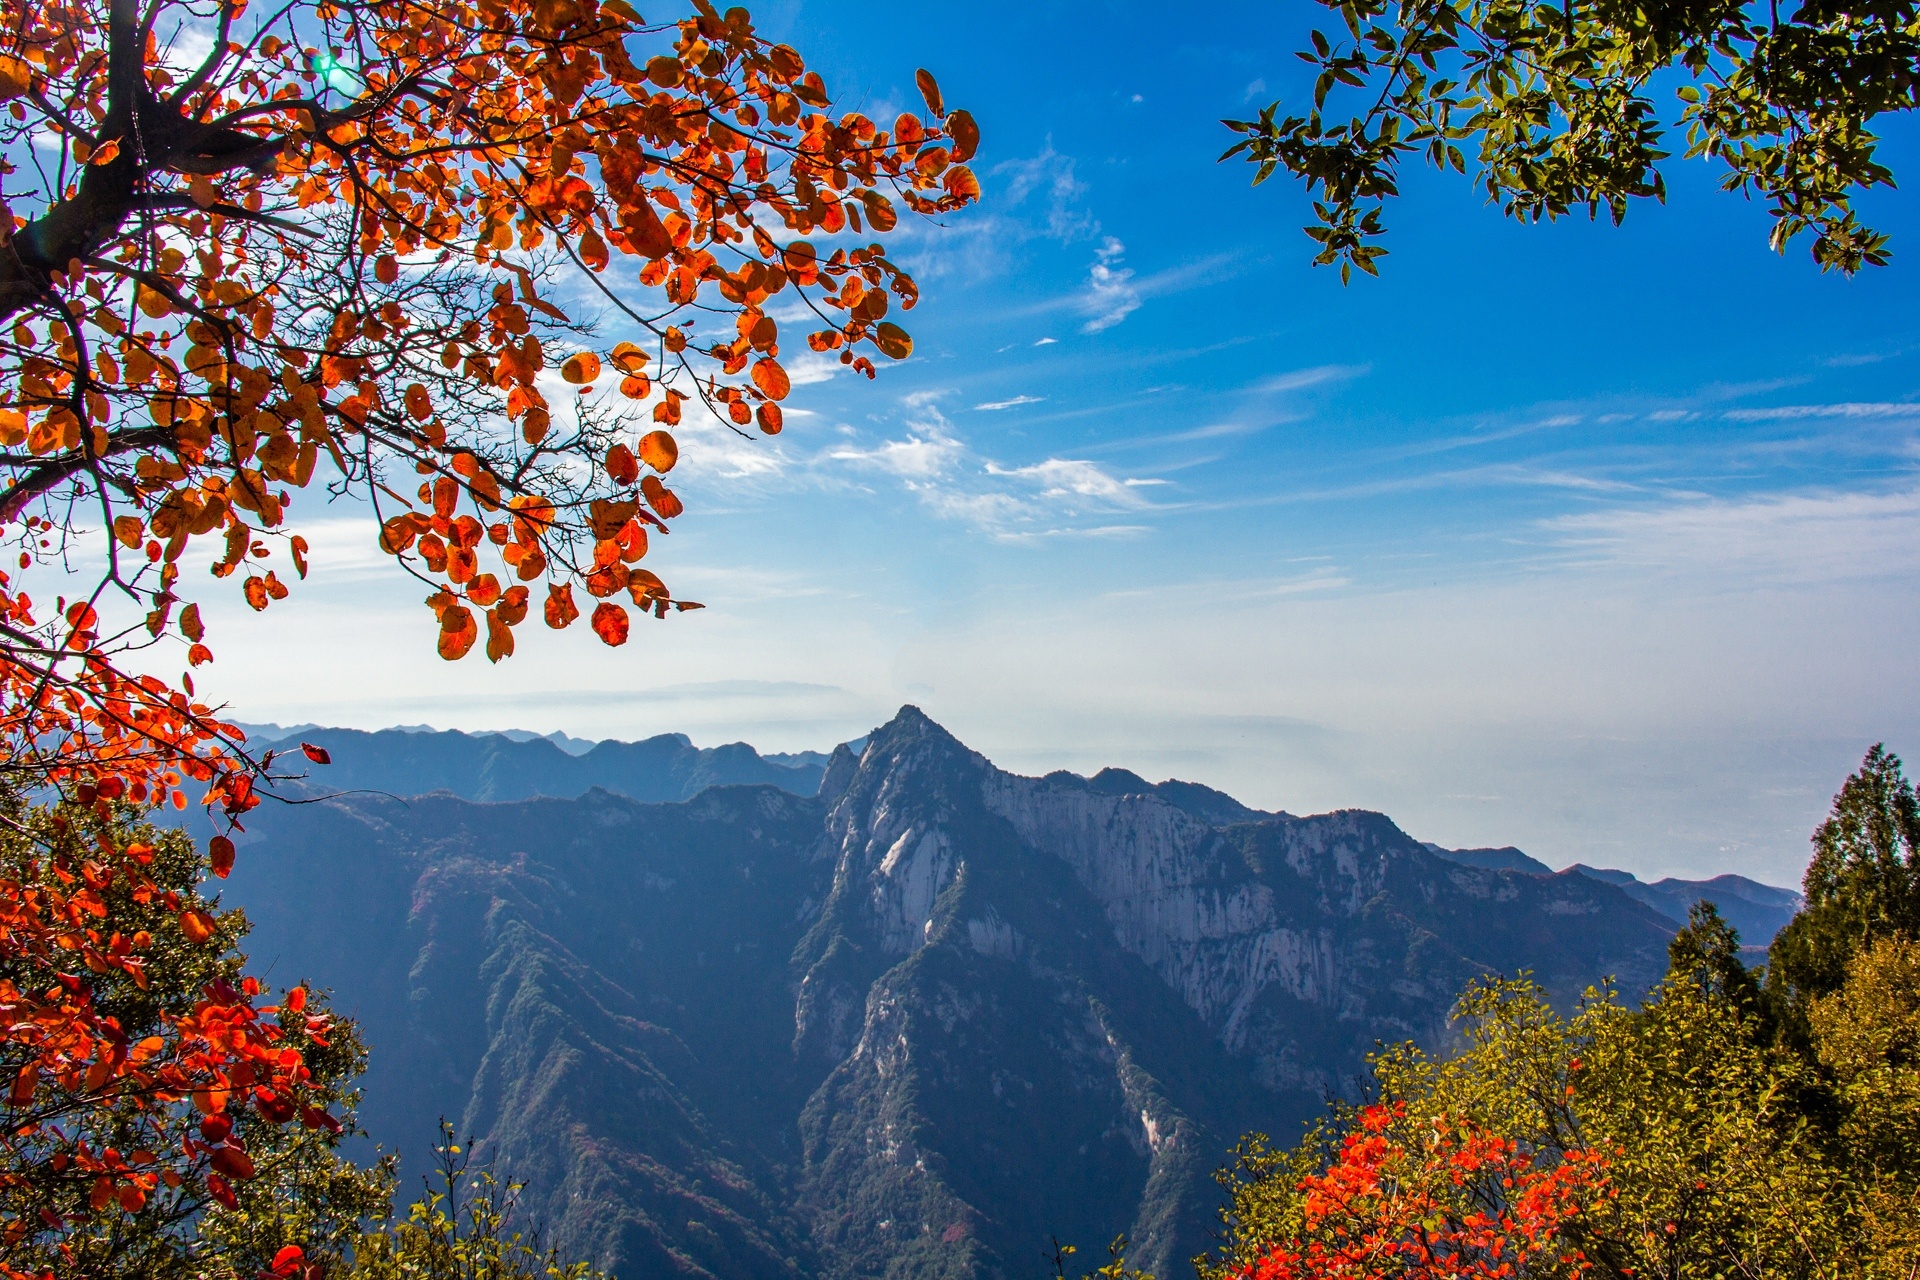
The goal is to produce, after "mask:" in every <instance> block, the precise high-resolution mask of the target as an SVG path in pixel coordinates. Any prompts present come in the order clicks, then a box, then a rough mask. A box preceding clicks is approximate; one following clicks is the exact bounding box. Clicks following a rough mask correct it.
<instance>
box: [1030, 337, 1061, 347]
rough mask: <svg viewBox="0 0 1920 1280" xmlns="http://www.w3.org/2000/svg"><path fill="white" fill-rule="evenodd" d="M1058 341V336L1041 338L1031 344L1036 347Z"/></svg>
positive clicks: (1048, 345)
mask: <svg viewBox="0 0 1920 1280" xmlns="http://www.w3.org/2000/svg"><path fill="white" fill-rule="evenodd" d="M1058 341H1060V339H1058V338H1042V339H1040V341H1038V342H1036V343H1034V344H1033V345H1034V346H1036V347H1050V346H1052V345H1053V344H1054V343H1056V342H1058Z"/></svg>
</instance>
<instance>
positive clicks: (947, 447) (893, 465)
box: [827, 429, 964, 482]
mask: <svg viewBox="0 0 1920 1280" xmlns="http://www.w3.org/2000/svg"><path fill="white" fill-rule="evenodd" d="M963 452H964V447H963V446H962V445H961V444H960V442H959V441H958V440H955V439H953V438H952V437H951V436H948V435H945V434H944V433H942V432H941V431H939V430H938V429H932V430H921V431H919V432H916V433H914V434H912V435H909V436H908V437H907V438H906V439H904V440H885V441H882V442H881V443H880V444H879V445H878V446H876V447H874V448H872V449H852V448H840V449H835V450H834V451H833V452H831V453H829V454H828V455H827V456H828V457H829V458H831V459H833V460H834V461H835V462H850V463H853V464H854V465H855V466H861V467H871V468H873V469H875V470H877V471H884V472H886V473H887V474H888V475H892V476H898V477H900V478H901V479H902V480H907V481H916V482H917V481H929V480H936V479H939V478H940V477H942V476H945V475H947V474H948V473H950V472H951V471H952V470H953V467H954V463H955V462H956V461H957V460H958V459H959V457H960V455H961V454H962V453H963Z"/></svg>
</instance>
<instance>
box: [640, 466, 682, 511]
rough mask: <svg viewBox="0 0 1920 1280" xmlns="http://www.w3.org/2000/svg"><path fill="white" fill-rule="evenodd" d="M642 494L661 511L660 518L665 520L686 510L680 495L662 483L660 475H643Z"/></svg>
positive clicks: (655, 508)
mask: <svg viewBox="0 0 1920 1280" xmlns="http://www.w3.org/2000/svg"><path fill="white" fill-rule="evenodd" d="M640 494H641V496H642V497H644V498H645V499H646V500H647V505H648V506H650V507H652V508H653V509H654V510H655V511H657V512H659V513H660V518H661V519H663V520H671V519H673V518H674V517H675V516H677V515H679V514H680V513H681V512H682V511H683V510H685V507H683V506H682V505H681V503H680V499H679V497H678V496H676V495H675V494H674V492H673V490H671V489H669V488H667V486H665V485H664V484H661V483H660V478H659V477H658V476H644V477H642V478H641V481H640Z"/></svg>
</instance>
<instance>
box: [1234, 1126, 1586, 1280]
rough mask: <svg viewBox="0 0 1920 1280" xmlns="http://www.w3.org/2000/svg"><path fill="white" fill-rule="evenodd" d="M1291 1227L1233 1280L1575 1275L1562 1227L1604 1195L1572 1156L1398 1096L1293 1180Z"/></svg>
mask: <svg viewBox="0 0 1920 1280" xmlns="http://www.w3.org/2000/svg"><path fill="white" fill-rule="evenodd" d="M1283 1190H1284V1191H1287V1192H1291V1195H1292V1199H1291V1201H1290V1203H1289V1205H1288V1208H1289V1210H1290V1213H1289V1214H1288V1217H1289V1218H1290V1222H1289V1226H1290V1227H1291V1228H1292V1229H1291V1230H1290V1231H1285V1232H1282V1233H1280V1235H1279V1238H1278V1239H1274V1240H1270V1241H1265V1242H1262V1244H1261V1245H1260V1246H1258V1247H1256V1248H1255V1249H1254V1250H1253V1251H1252V1256H1251V1257H1250V1258H1248V1259H1247V1260H1246V1261H1244V1262H1242V1263H1241V1264H1240V1265H1239V1266H1238V1267H1236V1268H1234V1269H1233V1270H1232V1271H1230V1272H1229V1273H1228V1274H1229V1275H1230V1276H1231V1277H1233V1280H1401V1278H1404V1280H1506V1278H1508V1277H1514V1278H1518V1277H1526V1276H1540V1275H1549V1274H1550V1275H1564V1276H1579V1275H1582V1274H1584V1273H1585V1272H1586V1271H1587V1270H1588V1267H1589V1263H1588V1262H1587V1260H1586V1258H1585V1256H1584V1254H1583V1253H1582V1252H1581V1250H1580V1248H1579V1246H1578V1244H1577V1243H1575V1240H1574V1239H1573V1238H1572V1237H1571V1236H1570V1235H1569V1234H1568V1232H1567V1230H1566V1228H1567V1226H1568V1224H1569V1223H1570V1221H1571V1220H1572V1219H1574V1218H1575V1217H1577V1216H1578V1215H1579V1213H1580V1212H1581V1210H1582V1207H1583V1206H1584V1205H1586V1204H1589V1203H1591V1202H1593V1201H1594V1200H1595V1199H1598V1198H1604V1197H1605V1195H1606V1193H1607V1187H1606V1162H1605V1160H1604V1159H1603V1158H1602V1157H1601V1156H1600V1155H1599V1154H1598V1153H1595V1152H1591V1151H1583V1150H1574V1151H1569V1152H1566V1153H1564V1154H1561V1155H1559V1156H1558V1158H1550V1159H1545V1160H1536V1156H1535V1153H1533V1152H1530V1151H1527V1150H1525V1149H1523V1148H1522V1147H1521V1145H1520V1144H1519V1143H1518V1142H1516V1141H1515V1140H1514V1139H1512V1138H1508V1137H1502V1136H1500V1135H1497V1134H1493V1133H1490V1132H1487V1131H1486V1130H1484V1129H1481V1128H1480V1127H1478V1126H1477V1125H1475V1124H1474V1123H1472V1122H1471V1121H1463V1120H1461V1119H1458V1118H1456V1117H1452V1116H1448V1115H1445V1114H1440V1115H1434V1116H1427V1117H1410V1116H1409V1113H1408V1110H1407V1105H1406V1103H1405V1101H1404V1100H1402V1101H1396V1102H1393V1103H1382V1104H1376V1105H1373V1106H1368V1107H1363V1108H1361V1109H1360V1110H1359V1111H1358V1113H1357V1114H1356V1115H1355V1116H1354V1123H1353V1127H1352V1128H1351V1130H1350V1131H1349V1132H1348V1133H1347V1134H1346V1136H1345V1137H1344V1138H1343V1139H1342V1140H1341V1142H1340V1146H1339V1150H1338V1153H1337V1154H1336V1155H1335V1156H1334V1157H1333V1159H1332V1160H1331V1161H1329V1162H1328V1163H1327V1165H1326V1167H1325V1168H1322V1169H1315V1170H1313V1171H1311V1172H1308V1173H1306V1174H1305V1176H1303V1177H1301V1178H1300V1179H1299V1180H1298V1182H1296V1183H1294V1184H1293V1185H1292V1187H1290V1188H1285V1189H1283Z"/></svg>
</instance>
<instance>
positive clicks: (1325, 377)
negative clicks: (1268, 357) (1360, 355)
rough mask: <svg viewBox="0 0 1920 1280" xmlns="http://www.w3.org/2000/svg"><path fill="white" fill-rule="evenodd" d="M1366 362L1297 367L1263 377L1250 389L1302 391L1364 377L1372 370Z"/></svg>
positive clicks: (1258, 390) (1256, 390) (1249, 388)
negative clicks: (1308, 367)
mask: <svg viewBox="0 0 1920 1280" xmlns="http://www.w3.org/2000/svg"><path fill="white" fill-rule="evenodd" d="M1372 368H1373V366H1372V365H1366V364H1322V365H1315V366H1314V367H1312V368H1310V369H1295V370H1293V371H1291V372H1289V373H1277V374H1274V375H1273V376H1272V377H1268V378H1262V379H1261V380H1260V381H1258V382H1256V383H1254V384H1253V385H1252V386H1250V387H1248V388H1247V390H1248V391H1255V392H1261V391H1268V392H1271V391H1302V390H1305V389H1306V388H1308V387H1317V386H1321V385H1323V384H1325V383H1328V382H1344V381H1346V380H1347V379H1348V378H1358V377H1362V376H1364V375H1365V374H1367V373H1368V372H1370V371H1371V370H1372Z"/></svg>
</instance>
